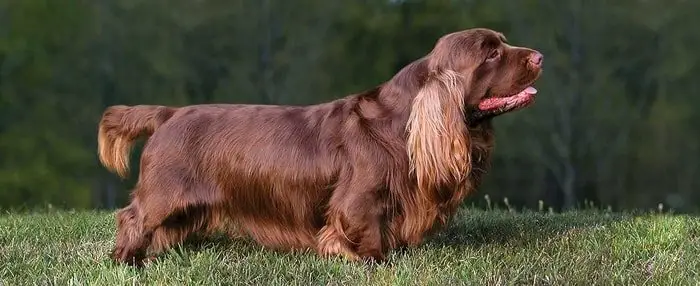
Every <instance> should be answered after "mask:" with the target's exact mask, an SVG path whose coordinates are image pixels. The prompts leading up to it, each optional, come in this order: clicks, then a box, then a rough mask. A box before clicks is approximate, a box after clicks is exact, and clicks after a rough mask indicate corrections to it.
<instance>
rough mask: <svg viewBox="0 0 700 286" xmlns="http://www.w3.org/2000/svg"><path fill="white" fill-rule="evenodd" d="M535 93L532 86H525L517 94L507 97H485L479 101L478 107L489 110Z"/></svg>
mask: <svg viewBox="0 0 700 286" xmlns="http://www.w3.org/2000/svg"><path fill="white" fill-rule="evenodd" d="M536 93H537V89H535V88H534V87H532V86H529V87H527V88H526V89H525V90H523V91H521V92H520V93H518V94H515V95H511V96H509V97H492V98H487V99H484V100H482V101H481V102H479V109H481V110H489V109H494V108H498V107H501V106H504V105H507V104H508V103H509V102H513V101H516V100H518V99H521V98H523V99H524V98H526V97H529V96H531V95H533V94H536Z"/></svg>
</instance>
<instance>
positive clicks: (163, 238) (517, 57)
mask: <svg viewBox="0 0 700 286" xmlns="http://www.w3.org/2000/svg"><path fill="white" fill-rule="evenodd" d="M535 53H537V52H536V51H534V50H531V49H527V48H520V47H512V46H509V45H507V44H506V43H505V39H504V37H503V36H502V35H501V34H499V33H497V32H495V31H492V30H488V29H470V30H465V31H460V32H456V33H452V34H448V35H445V36H443V37H442V38H440V39H439V40H438V41H437V43H436V45H435V47H434V49H433V51H431V52H430V53H429V54H428V55H426V56H425V57H423V58H421V59H418V60H416V61H415V62H413V63H411V64H409V65H408V66H406V67H405V68H404V69H402V70H401V71H400V72H398V73H397V74H396V75H395V76H394V77H393V78H391V79H390V80H389V81H387V82H386V83H383V84H381V85H379V86H377V87H375V88H373V89H370V90H368V91H365V92H363V93H359V94H354V95H349V96H347V97H344V98H341V99H337V100H335V101H331V102H327V103H322V104H318V105H311V106H269V105H234V104H231V105H229V104H211V105H193V106H184V107H165V106H131V107H127V106H112V107H109V108H107V110H106V111H105V113H104V114H103V117H102V120H101V121H100V124H99V135H98V137H99V138H98V141H99V156H100V160H101V162H102V163H103V164H104V165H105V166H106V167H107V168H108V169H110V170H112V171H114V172H116V173H117V174H119V175H120V176H126V175H127V173H128V166H129V164H128V157H129V150H130V146H131V145H132V144H133V142H134V140H136V139H137V138H139V137H141V136H148V137H150V138H148V140H147V141H146V144H145V146H144V149H143V154H142V158H141V166H140V174H139V180H138V182H137V184H136V187H135V189H134V190H133V193H132V197H131V203H130V205H129V206H127V207H125V208H123V209H121V210H120V211H119V212H118V213H117V223H118V227H117V239H116V246H115V248H114V251H113V253H112V257H113V259H115V260H117V261H120V262H127V263H136V264H140V263H141V262H143V261H144V259H145V258H146V257H147V255H148V254H149V253H150V254H155V253H158V252H160V251H163V250H165V249H166V248H168V247H170V246H172V245H173V244H176V243H180V242H181V241H183V240H184V239H185V238H186V237H187V236H188V235H189V234H192V233H195V232H202V231H211V230H217V229H220V228H221V227H222V226H223V225H224V224H225V223H232V224H234V225H235V226H237V227H238V229H240V231H242V232H243V233H245V234H247V235H250V236H251V237H252V238H253V239H255V240H256V241H257V242H259V243H261V244H262V245H265V246H268V247H270V248H275V249H284V250H291V249H313V250H315V251H317V252H318V253H319V254H320V255H343V256H346V257H348V258H350V259H358V258H374V259H380V260H381V259H383V258H384V257H385V255H386V253H387V252H388V251H389V250H391V249H394V248H396V247H399V246H412V245H417V244H419V243H421V241H422V240H423V239H424V237H425V236H426V235H428V234H429V233H430V232H431V231H432V230H433V229H434V228H435V227H436V226H441V225H444V224H445V223H446V222H447V220H448V219H449V217H450V216H451V215H452V214H453V213H454V212H455V210H456V209H457V207H458V205H459V204H460V202H461V201H462V200H463V198H464V197H465V196H466V195H468V194H469V193H471V192H472V191H473V190H474V189H475V188H476V187H477V186H478V185H479V182H480V181H481V177H482V175H483V174H484V172H485V170H487V169H488V162H489V158H490V155H491V151H492V147H493V132H492V126H491V122H490V118H482V119H479V118H470V117H465V116H466V115H465V114H469V113H470V112H472V111H473V110H474V107H475V106H476V104H477V103H478V102H479V101H480V100H481V99H483V98H485V97H490V96H506V95H511V94H514V93H517V92H518V91H520V90H522V89H523V88H525V87H526V86H528V85H530V84H532V83H533V82H534V81H535V80H536V79H537V78H538V77H539V74H540V72H541V69H540V66H539V65H532V64H531V63H530V62H528V58H529V57H531V55H533V54H535ZM503 112H507V111H503Z"/></svg>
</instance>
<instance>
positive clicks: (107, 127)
mask: <svg viewBox="0 0 700 286" xmlns="http://www.w3.org/2000/svg"><path fill="white" fill-rule="evenodd" d="M176 110H177V109H176V108H171V107H166V106H155V105H137V106H125V105H115V106H110V107H107V109H106V110H105V111H104V113H103V114H102V119H101V120H100V125H99V131H98V133H97V150H98V155H99V157H100V162H102V165H104V166H105V167H106V168H107V169H108V170H110V171H112V172H115V173H117V175H119V176H120V177H122V178H126V176H127V174H128V171H129V153H130V151H131V148H132V146H133V144H134V141H136V140H137V139H138V138H139V137H141V136H151V134H153V132H155V130H156V128H158V127H159V126H160V125H162V124H163V123H165V122H166V121H167V120H168V119H170V117H172V116H173V114H174V113H175V111H176Z"/></svg>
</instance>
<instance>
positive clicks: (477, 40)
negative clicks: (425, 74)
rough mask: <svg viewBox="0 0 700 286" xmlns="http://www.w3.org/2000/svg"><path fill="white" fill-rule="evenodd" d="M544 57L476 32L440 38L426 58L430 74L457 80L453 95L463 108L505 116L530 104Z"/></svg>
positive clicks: (497, 35) (490, 33)
mask: <svg viewBox="0 0 700 286" xmlns="http://www.w3.org/2000/svg"><path fill="white" fill-rule="evenodd" d="M543 59H544V57H543V55H542V54H541V53H540V52H538V51H535V50H533V49H529V48H525V47H517V46H512V45H509V44H508V42H507V41H506V38H505V36H503V34H501V33H498V32H496V31H493V30H489V29H483V28H477V29H469V30H465V31H459V32H455V33H451V34H447V35H445V36H443V37H441V38H440V39H439V40H438V41H437V43H436V44H435V47H434V49H433V50H432V51H431V53H430V54H429V55H428V61H429V63H428V65H429V70H430V71H431V72H433V73H434V74H435V75H438V77H439V75H440V74H441V73H442V74H443V75H444V74H450V73H453V75H452V76H454V77H457V80H458V81H459V83H458V85H457V86H455V88H458V89H460V90H457V91H452V93H454V95H455V96H460V97H462V99H463V101H464V103H465V105H466V107H468V108H469V107H474V108H476V107H478V109H480V110H484V111H494V112H506V111H510V110H513V109H517V108H521V107H524V106H526V105H528V104H530V103H531V102H532V100H533V99H534V94H535V93H536V92H537V90H536V89H535V88H534V87H532V84H533V83H534V82H535V81H536V80H537V79H538V78H539V76H540V74H541V73H542V62H543Z"/></svg>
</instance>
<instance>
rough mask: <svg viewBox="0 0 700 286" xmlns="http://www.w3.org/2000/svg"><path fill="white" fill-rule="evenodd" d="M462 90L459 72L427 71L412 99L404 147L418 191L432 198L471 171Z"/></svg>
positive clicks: (454, 184)
mask: <svg viewBox="0 0 700 286" xmlns="http://www.w3.org/2000/svg"><path fill="white" fill-rule="evenodd" d="M464 91H465V88H464V79H463V78H462V77H461V76H460V74H458V73H457V72H455V71H451V70H443V71H439V72H433V73H431V74H430V75H429V77H428V79H427V80H426V82H425V85H424V86H423V87H422V88H421V89H420V91H419V92H418V94H417V95H416V97H415V99H414V100H413V105H412V108H411V113H410V115H409V119H408V124H407V125H406V129H407V131H408V140H407V146H406V147H407V149H408V157H409V160H410V166H411V172H412V173H415V175H416V178H417V180H418V189H419V192H420V193H421V195H422V196H423V197H424V198H427V199H430V200H433V201H434V200H435V199H437V198H436V197H435V196H439V195H440V194H439V192H440V191H441V189H442V188H443V187H447V188H449V189H451V190H453V189H454V187H457V185H458V184H459V183H461V182H463V181H464V180H465V179H467V177H468V176H469V172H470V171H471V156H470V154H471V153H470V150H471V147H470V144H471V143H470V140H469V134H468V129H467V126H466V124H465V121H464V119H465V118H464Z"/></svg>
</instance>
